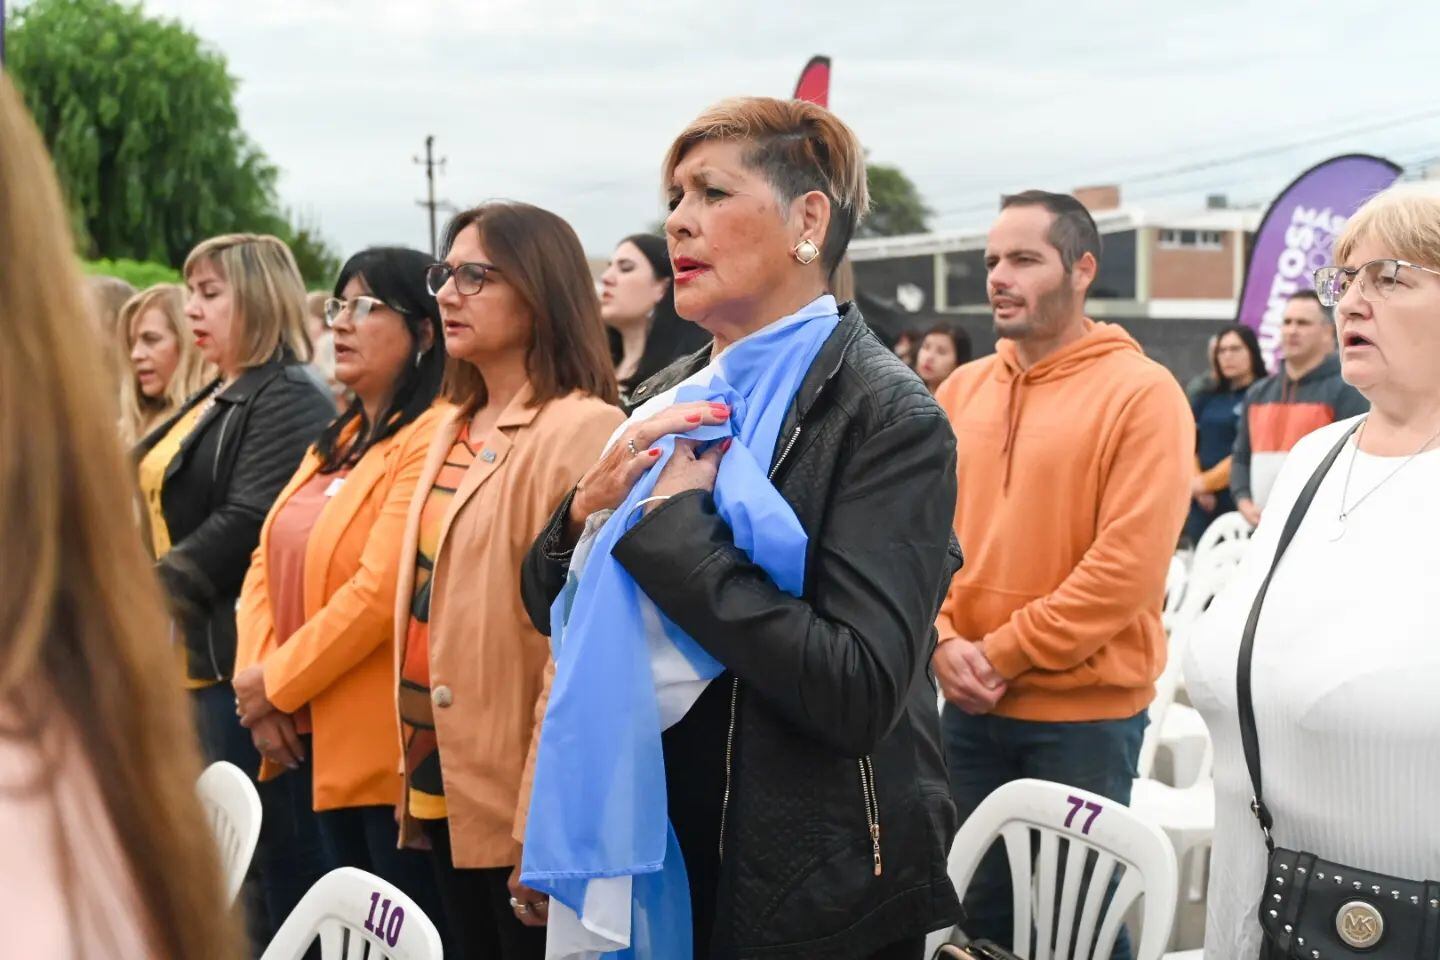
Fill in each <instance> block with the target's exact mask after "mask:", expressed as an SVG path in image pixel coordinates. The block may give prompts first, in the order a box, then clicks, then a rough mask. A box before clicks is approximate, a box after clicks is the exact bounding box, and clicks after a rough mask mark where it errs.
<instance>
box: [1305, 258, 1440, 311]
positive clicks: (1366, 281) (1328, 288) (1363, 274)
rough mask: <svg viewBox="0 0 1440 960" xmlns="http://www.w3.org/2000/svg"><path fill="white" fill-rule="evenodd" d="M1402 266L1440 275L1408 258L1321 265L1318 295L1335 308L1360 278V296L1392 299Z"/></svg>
mask: <svg viewBox="0 0 1440 960" xmlns="http://www.w3.org/2000/svg"><path fill="white" fill-rule="evenodd" d="M1401 267H1411V268H1413V269H1415V270H1424V271H1425V272H1426V273H1433V274H1435V275H1436V276H1440V270H1432V269H1430V268H1429V267H1422V266H1421V265H1420V264H1418V263H1411V262H1410V261H1408V260H1394V259H1387V260H1371V261H1370V262H1369V263H1362V264H1361V265H1360V266H1358V267H1321V268H1320V269H1319V270H1316V271H1315V294H1316V296H1318V297H1319V298H1320V302H1321V303H1322V304H1324V305H1325V306H1327V307H1333V306H1335V305H1336V304H1337V303H1339V302H1340V300H1341V298H1342V297H1344V296H1345V292H1346V291H1347V290H1349V289H1350V284H1351V283H1353V282H1354V281H1355V279H1356V278H1357V277H1358V278H1359V280H1360V296H1361V297H1363V298H1364V299H1366V300H1368V301H1370V302H1371V303H1379V302H1380V301H1381V300H1388V299H1389V298H1390V294H1391V293H1393V292H1394V290H1395V284H1396V282H1397V280H1398V278H1399V276H1400V268H1401Z"/></svg>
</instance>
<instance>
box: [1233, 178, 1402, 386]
mask: <svg viewBox="0 0 1440 960" xmlns="http://www.w3.org/2000/svg"><path fill="white" fill-rule="evenodd" d="M1399 176H1400V167H1398V166H1397V165H1395V164H1393V163H1391V162H1390V161H1389V160H1386V159H1384V158H1383V157H1373V156H1370V155H1369V154H1365V153H1350V154H1345V155H1344V156H1340V157H1332V158H1331V159H1329V160H1326V161H1325V162H1324V163H1319V164H1316V165H1315V166H1313V167H1311V168H1310V169H1309V170H1306V171H1305V172H1304V173H1302V174H1300V176H1298V177H1296V178H1295V181H1294V182H1293V183H1291V184H1290V186H1288V187H1286V188H1285V189H1284V190H1282V191H1280V195H1279V196H1278V197H1276V198H1275V202H1274V203H1272V204H1270V209H1269V210H1267V211H1265V217H1264V219H1262V220H1261V221H1260V229H1259V230H1257V231H1256V232H1255V244H1254V247H1253V248H1252V250H1251V251H1250V262H1249V263H1248V264H1247V265H1246V268H1245V286H1244V288H1243V289H1242V290H1241V291H1240V310H1239V313H1238V314H1237V315H1236V322H1238V323H1243V324H1245V325H1246V326H1250V327H1254V328H1255V332H1256V334H1258V336H1259V337H1260V349H1261V351H1262V352H1263V353H1264V354H1265V363H1266V365H1267V366H1269V367H1270V368H1271V369H1274V366H1275V359H1276V351H1277V348H1278V347H1279V346H1280V320H1281V317H1282V316H1283V315H1284V313H1285V301H1286V299H1287V298H1288V297H1289V296H1290V294H1292V293H1294V292H1295V291H1297V290H1308V289H1310V287H1311V284H1312V283H1313V282H1314V281H1313V279H1312V278H1313V275H1314V273H1315V271H1316V269H1318V268H1320V267H1323V266H1325V265H1326V264H1328V263H1329V262H1330V257H1331V253H1332V250H1333V248H1334V246H1335V238H1336V237H1337V236H1338V235H1339V234H1340V231H1341V230H1342V229H1343V228H1344V226H1345V221H1346V219H1347V218H1349V217H1350V215H1351V214H1353V213H1354V212H1355V211H1356V210H1358V209H1359V208H1360V205H1361V204H1362V203H1364V202H1365V201H1366V200H1368V199H1370V198H1371V197H1372V196H1374V195H1375V194H1377V193H1379V192H1380V191H1381V190H1384V189H1385V188H1386V187H1388V186H1390V184H1392V183H1394V182H1395V179H1396V178H1397V177H1399Z"/></svg>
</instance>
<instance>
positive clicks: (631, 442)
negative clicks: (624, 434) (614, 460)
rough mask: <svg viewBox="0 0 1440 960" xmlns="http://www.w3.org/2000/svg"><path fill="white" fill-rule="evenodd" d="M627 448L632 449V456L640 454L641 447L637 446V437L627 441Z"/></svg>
mask: <svg viewBox="0 0 1440 960" xmlns="http://www.w3.org/2000/svg"><path fill="white" fill-rule="evenodd" d="M625 449H627V450H629V451H630V456H632V457H638V456H640V448H639V447H637V446H635V439H634V438H633V437H632V438H630V439H629V440H626V441H625Z"/></svg>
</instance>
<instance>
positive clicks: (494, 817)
mask: <svg viewBox="0 0 1440 960" xmlns="http://www.w3.org/2000/svg"><path fill="white" fill-rule="evenodd" d="M530 397H531V392H530V389H529V387H528V386H527V387H526V388H525V389H524V390H522V391H521V392H520V394H519V395H517V396H516V397H515V399H514V400H513V401H512V402H511V403H510V405H509V406H508V407H506V408H505V410H504V412H503V413H501V415H500V419H499V421H498V422H497V423H496V425H495V429H494V430H492V431H491V433H490V435H489V436H487V437H483V438H478V437H477V438H476V440H483V446H482V447H481V448H480V453H479V456H477V457H476V458H475V462H474V463H473V464H472V465H471V467H470V469H469V471H468V472H467V473H466V474H465V477H464V478H463V479H462V480H461V482H460V487H459V489H458V490H457V491H456V492H455V496H454V498H453V499H452V500H451V502H450V507H449V510H448V511H447V512H446V515H445V518H444V520H443V521H442V523H441V527H440V545H439V548H438V550H437V552H436V556H435V572H434V576H433V579H432V580H431V583H430V689H431V691H432V702H433V703H434V704H435V735H436V739H437V741H438V743H439V747H440V775H441V779H442V780H443V782H444V786H445V809H446V811H447V812H448V814H449V821H450V822H449V827H450V844H451V849H452V856H453V860H454V864H455V866H457V867H474V868H478V867H509V866H513V865H514V864H516V863H518V862H519V856H520V841H521V840H523V839H524V832H525V814H526V812H527V810H528V808H529V795H530V786H529V785H530V780H531V776H532V774H533V770H534V762H535V758H534V752H535V749H536V748H537V747H538V745H539V741H540V738H539V736H538V732H539V727H540V721H541V719H542V718H543V717H544V714H545V705H546V702H547V698H548V693H549V685H550V677H551V675H552V674H553V672H554V668H553V666H552V665H551V661H550V642H549V640H548V639H547V638H546V637H545V636H544V635H543V634H541V633H540V632H539V631H537V630H536V629H535V627H534V626H533V625H532V624H531V623H530V618H529V617H528V616H527V615H526V613H525V608H524V605H523V604H522V603H521V600H520V563H521V561H522V560H523V558H524V556H525V553H526V551H527V550H529V549H530V544H531V543H532V542H533V541H534V539H535V537H536V536H538V535H539V533H540V530H541V528H543V527H544V526H545V522H546V521H547V520H548V519H549V518H550V514H551V513H552V512H554V510H555V508H556V507H557V506H559V505H560V502H561V501H562V500H564V499H565V497H566V495H568V494H569V492H570V489H571V488H572V487H574V486H575V484H576V483H577V482H578V481H579V480H580V477H581V475H582V474H583V473H584V472H585V471H586V470H587V469H588V468H589V467H590V466H591V464H593V463H594V462H595V461H596V459H597V458H598V457H599V456H600V451H601V450H603V449H604V446H605V442H606V440H608V439H609V438H610V434H612V433H613V432H614V431H615V428H616V427H618V426H619V425H620V424H621V423H622V422H623V421H624V419H625V418H624V415H623V414H621V412H620V410H619V409H618V408H616V407H612V406H610V405H609V404H608V403H605V402H604V401H603V400H598V399H596V398H595V397H592V396H588V395H586V394H582V393H572V394H570V395H569V396H566V397H560V398H557V399H555V400H551V401H549V402H548V403H545V404H543V405H541V406H539V407H531V406H530V405H529V403H530ZM460 427H461V421H460V420H459V419H458V418H457V417H456V416H453V415H452V416H451V417H449V418H447V419H446V420H445V421H444V422H443V423H442V424H441V426H440V427H439V428H438V429H437V430H436V431H435V438H434V441H433V442H432V443H431V444H430V456H429V458H428V459H427V460H426V461H425V468H424V470H423V471H422V472H421V474H420V483H419V486H418V487H417V488H416V492H415V499H414V502H413V503H411V505H410V520H409V524H408V526H407V527H406V528H405V541H404V546H403V547H402V550H401V556H402V557H403V558H404V563H403V564H402V565H401V568H400V569H401V574H400V585H399V589H398V590H397V591H396V595H395V608H394V629H395V638H396V639H395V643H394V645H393V646H394V650H395V662H394V668H393V671H392V681H391V690H392V694H391V702H392V703H395V704H396V706H395V712H396V713H397V714H398V703H396V697H397V696H398V693H399V682H398V679H396V678H398V677H399V675H400V665H401V664H402V663H403V662H404V658H405V642H406V634H407V627H408V625H409V618H410V600H411V593H412V592H413V589H414V583H415V551H416V546H417V544H418V542H419V536H420V512H421V510H422V509H423V508H424V506H425V496H426V494H427V493H428V491H429V489H430V487H431V486H432V485H433V484H434V482H435V477H436V475H437V474H439V472H440V467H441V465H442V464H443V463H444V462H445V457H446V456H447V455H448V454H449V452H450V448H451V447H452V446H453V445H454V443H455V437H456V436H457V435H458V434H459V432H460ZM442 687H444V688H447V691H446V692H447V694H448V696H442V697H437V696H435V694H436V693H439V692H440V690H441V688H442ZM395 723H396V721H395V719H394V718H393V717H392V719H391V725H392V727H393V726H394V724H395ZM397 743H398V738H397ZM407 788H408V785H407ZM403 795H404V794H402V796H403ZM402 814H403V816H402V820H401V833H400V839H401V842H402V844H405V845H416V846H418V845H420V844H421V843H422V841H421V830H420V823H419V821H416V820H414V819H413V818H412V817H410V815H409V807H408V804H402Z"/></svg>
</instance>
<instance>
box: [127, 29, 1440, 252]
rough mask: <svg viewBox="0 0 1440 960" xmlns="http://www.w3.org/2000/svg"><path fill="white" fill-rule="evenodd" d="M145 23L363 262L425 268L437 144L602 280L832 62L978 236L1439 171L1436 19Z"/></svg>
mask: <svg viewBox="0 0 1440 960" xmlns="http://www.w3.org/2000/svg"><path fill="white" fill-rule="evenodd" d="M144 6H145V8H146V9H147V10H149V11H151V12H155V13H163V14H166V15H171V16H176V17H178V18H180V19H181V20H182V21H183V22H184V23H185V24H186V25H188V26H189V27H191V28H192V29H194V30H195V31H196V32H198V33H199V34H200V35H201V36H202V37H203V38H205V40H207V41H208V42H209V43H210V44H212V45H213V46H214V47H215V48H216V49H218V50H220V51H221V52H223V53H224V55H225V56H226V57H228V59H229V63H230V69H231V72H232V73H233V74H234V75H235V76H236V78H237V79H238V80H239V83H240V88H239V104H240V111H241V118H242V122H243V123H244V125H245V128H246V130H247V131H248V132H249V134H250V135H251V137H252V138H253V139H254V140H255V141H256V142H257V143H259V144H260V146H261V147H262V148H263V149H264V150H265V151H266V153H267V154H268V155H269V156H270V158H271V159H272V160H273V161H274V162H275V163H276V164H277V165H278V166H279V167H280V168H281V169H282V171H283V175H282V178H281V181H280V192H281V196H282V199H283V200H284V201H285V202H286V203H287V204H288V205H290V206H292V207H294V208H295V209H296V210H298V211H299V212H300V213H301V214H302V215H303V216H305V217H307V218H309V219H310V220H312V221H313V222H315V223H317V224H318V226H319V228H320V230H321V231H322V233H324V234H325V235H326V236H327V237H328V238H329V239H330V240H331V242H332V243H333V244H334V245H335V246H336V247H337V248H338V249H339V250H340V251H341V252H342V253H344V254H349V253H351V252H353V251H354V250H356V249H359V248H360V247H362V246H365V245H368V244H373V243H406V244H410V245H414V246H417V247H422V248H423V247H424V246H426V245H427V244H426V226H425V213H424V211H423V210H422V209H421V208H420V207H419V206H417V205H416V201H417V200H419V199H420V198H422V197H423V195H424V186H425V184H424V176H423V170H422V169H421V168H420V167H419V166H416V165H415V164H414V163H413V162H412V158H413V157H415V156H416V155H417V154H421V153H423V141H424V138H425V136H426V134H434V135H435V137H436V143H437V152H438V154H440V155H442V156H444V157H445V158H446V159H447V164H446V166H445V169H444V171H443V173H442V174H441V176H440V178H439V181H438V186H437V194H438V196H439V197H440V198H442V199H443V200H447V201H449V202H451V203H453V204H457V205H461V206H464V205H468V204H472V203H475V202H477V201H480V200H483V199H486V198H491V197H509V198H515V199H522V200H527V201H530V202H532V203H537V204H539V205H541V206H545V207H548V208H550V209H552V210H554V211H556V212H557V213H559V214H561V215H562V216H564V217H566V218H567V219H569V220H570V222H571V223H572V224H574V226H575V228H576V230H577V231H578V232H579V234H580V238H581V240H582V241H583V243H584V244H585V247H586V249H587V251H589V252H590V253H592V254H596V255H604V254H607V253H608V252H609V250H610V248H611V247H612V245H613V244H614V242H615V241H616V240H617V239H618V238H620V237H621V236H623V235H625V234H626V233H630V232H633V231H635V230H638V229H642V228H644V227H645V226H646V225H648V224H650V223H652V222H654V221H655V220H656V219H657V217H658V214H659V199H658V197H659V189H658V180H657V178H658V166H659V162H660V158H661V156H662V154H663V153H664V150H665V148H666V146H667V145H668V144H669V142H670V139H671V138H672V137H673V136H674V135H675V134H676V133H677V132H678V131H679V130H680V129H681V128H682V127H683V126H684V124H685V123H686V122H687V121H688V120H690V119H691V118H692V117H693V116H694V115H695V114H696V113H697V112H698V111H699V110H700V109H701V108H703V107H704V106H706V105H707V104H709V103H711V102H712V101H714V100H717V99H719V98H721V97H724V96H727V95H732V94H770V95H778V96H787V95H789V93H790V92H791V91H792V90H793V88H794V83H795V80H796V77H797V75H798V73H799V71H800V69H801V67H802V66H803V65H804V63H805V61H806V60H807V59H808V58H809V57H810V56H811V55H812V54H816V53H824V54H828V55H829V56H831V57H832V58H833V61H834V73H833V78H832V85H831V107H832V108H833V109H834V110H836V111H837V112H838V113H839V114H840V115H841V116H842V117H844V118H845V120H846V121H847V122H848V123H850V124H851V125H852V126H853V127H854V128H855V130H856V131H857V132H858V133H859V135H860V137H861V139H862V140H863V141H864V142H865V144H866V146H867V147H868V148H869V150H870V154H871V157H872V159H874V160H877V161H883V162H886V163H894V164H898V165H899V166H900V167H901V168H903V169H904V170H905V171H906V172H907V173H908V174H910V176H911V177H912V178H913V179H914V180H915V181H916V183H917V184H918V185H919V187H920V190H921V192H922V194H923V196H924V198H925V199H926V201H927V202H928V203H929V204H930V206H931V207H933V208H934V209H935V210H936V211H937V214H938V215H937V217H936V219H935V226H937V227H939V228H947V227H967V226H973V225H976V224H983V223H984V222H986V220H987V219H988V215H989V211H990V210H992V209H993V205H994V200H995V197H996V196H997V194H998V193H999V192H1001V191H1007V190H1014V189H1021V188H1025V187H1030V186H1044V187H1049V188H1052V189H1069V188H1071V187H1073V186H1076V185H1080V184H1086V183H1099V182H1114V181H1119V182H1121V183H1122V184H1123V185H1124V189H1125V194H1126V197H1127V199H1129V200H1133V201H1134V202H1136V203H1144V204H1149V205H1163V206H1166V207H1174V206H1184V205H1199V204H1201V203H1202V202H1203V197H1204V195H1205V194H1206V193H1208V192H1227V193H1229V194H1230V195H1231V197H1232V199H1234V200H1237V201H1246V200H1250V201H1253V200H1258V199H1261V198H1264V197H1267V196H1268V195H1269V194H1271V193H1273V192H1274V191H1275V190H1276V189H1278V188H1279V187H1280V186H1283V184H1284V183H1285V182H1286V181H1288V180H1289V179H1290V178H1291V177H1292V176H1293V175H1294V174H1296V173H1298V172H1299V171H1300V170H1301V169H1303V168H1304V167H1305V166H1308V165H1309V164H1310V163H1312V162H1314V161H1316V160H1319V159H1322V158H1323V157H1325V156H1327V155H1329V154H1332V153H1336V152H1342V151H1349V150H1357V149H1358V150H1369V151H1373V152H1379V153H1383V154H1386V155H1388V156H1390V157H1392V158H1393V159H1395V160H1397V161H1400V162H1403V163H1411V162H1416V161H1420V160H1422V159H1426V158H1433V157H1440V104H1437V103H1436V100H1435V91H1436V76H1437V75H1436V62H1437V61H1436V53H1435V50H1436V38H1437V37H1440V4H1433V3H1421V4H1411V5H1409V6H1407V7H1405V8H1404V9H1403V10H1401V9H1399V8H1396V7H1395V6H1394V5H1393V4H1391V3H1386V4H1380V3H1363V2H1345V3H1341V2H1333V0H1324V2H1307V3H1303V4H1301V3H1261V2H1248V3H1241V2H1229V0H1209V2H1206V3H1203V4H1185V5H1184V6H1183V7H1182V5H1180V4H1175V3H1159V4H1157V3H1153V2H1129V0H1125V2H1110V3H1105V4H1079V3H1041V2H1027V0H1008V2H1004V3H992V4H980V3H975V2H968V0H967V2H958V0H949V2H933V3H931V2H918V0H916V2H907V0H889V2H884V3H882V2H879V0H869V2H858V0H830V2H827V3H824V4H820V3H810V2H793V0H792V2H785V0H729V2H726V3H709V4H703V3H697V2H692V0H671V2H669V3H657V2H646V3H641V2H638V0H608V2H576V0H544V2H541V0H469V2H462V0H406V2H393V0H391V2H385V0H343V2H342V0H245V2H243V3H239V2H235V0H144ZM1427 111H1428V112H1429V114H1430V115H1429V116H1428V117H1426V118H1424V119H1420V120H1412V121H1411V122H1397V121H1398V120H1403V119H1405V118H1414V117H1415V116H1416V115H1418V114H1424V113H1426V112H1427ZM1366 126H1371V127H1376V128H1378V129H1374V130H1370V131H1365V132H1359V131H1358V129H1357V128H1361V127H1366ZM1345 131H1357V132H1354V133H1350V134H1348V135H1344V136H1339V135H1336V134H1337V132H1340V133H1343V132H1345ZM1256 151H1268V152H1266V153H1265V154H1264V155H1263V156H1259V157H1256V158H1253V159H1249V160H1245V161H1243V162H1234V163H1226V164H1221V165H1215V166H1207V167H1204V168H1203V169H1198V170H1194V171H1192V172H1189V173H1186V174H1183V175H1179V176H1171V175H1167V174H1168V172H1169V171H1173V170H1174V169H1175V168H1177V167H1185V166H1189V165H1196V166H1199V165H1202V164H1208V163H1210V162H1211V161H1216V160H1226V159H1229V158H1232V157H1235V156H1237V155H1241V154H1247V153H1251V152H1256Z"/></svg>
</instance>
